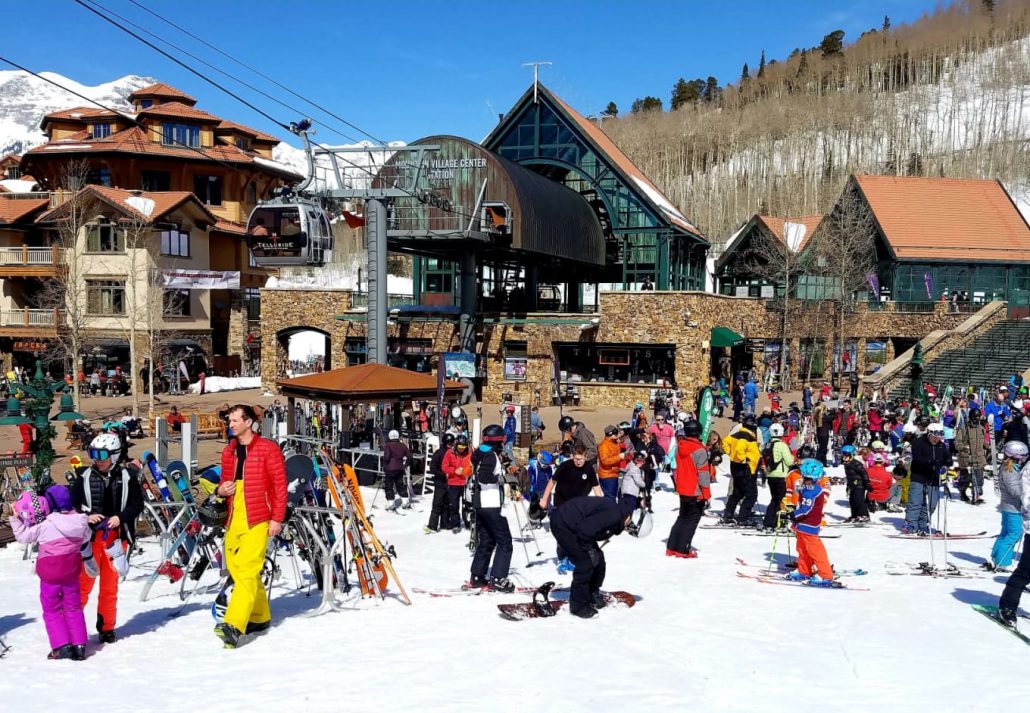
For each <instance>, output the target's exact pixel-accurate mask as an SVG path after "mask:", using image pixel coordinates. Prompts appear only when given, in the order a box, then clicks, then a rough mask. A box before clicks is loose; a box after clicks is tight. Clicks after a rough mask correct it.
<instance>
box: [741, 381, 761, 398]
mask: <svg viewBox="0 0 1030 713" xmlns="http://www.w3.org/2000/svg"><path fill="white" fill-rule="evenodd" d="M744 398H745V399H747V400H748V401H754V400H755V399H757V398H758V384H756V383H755V382H753V381H749V382H747V384H745V385H744Z"/></svg>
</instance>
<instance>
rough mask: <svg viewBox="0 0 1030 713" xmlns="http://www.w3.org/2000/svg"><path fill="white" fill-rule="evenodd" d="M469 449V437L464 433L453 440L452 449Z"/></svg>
mask: <svg viewBox="0 0 1030 713" xmlns="http://www.w3.org/2000/svg"><path fill="white" fill-rule="evenodd" d="M468 447H469V437H468V436H466V435H465V434H464V433H463V434H461V435H460V436H458V437H457V438H455V439H454V449H455V450H458V451H467V450H468Z"/></svg>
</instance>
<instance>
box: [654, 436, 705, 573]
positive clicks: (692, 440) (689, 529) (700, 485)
mask: <svg viewBox="0 0 1030 713" xmlns="http://www.w3.org/2000/svg"><path fill="white" fill-rule="evenodd" d="M683 436H684V437H683V438H682V439H680V440H678V441H677V442H676V492H677V493H679V496H680V514H679V517H677V518H676V522H674V523H673V525H672V530H671V531H670V532H669V540H668V543H667V545H666V546H667V549H666V550H665V554H666V556H668V557H682V558H688V559H693V558H695V557H697V550H695V549H694V548H693V547H691V543H692V542H693V540H694V533H695V532H696V531H697V524H698V523H699V522H700V521H701V515H702V514H703V513H704V511H705V508H706V507H707V506H708V501H709V499H711V497H712V494H711V491H710V490H709V488H710V486H711V484H712V475H711V472H712V471H711V467H710V466H709V464H708V449H707V448H705V446H704V444H703V443H701V440H700V439H701V424H700V423H698V422H697V421H695V420H693V419H691V420H689V421H687V422H686V423H684V424H683Z"/></svg>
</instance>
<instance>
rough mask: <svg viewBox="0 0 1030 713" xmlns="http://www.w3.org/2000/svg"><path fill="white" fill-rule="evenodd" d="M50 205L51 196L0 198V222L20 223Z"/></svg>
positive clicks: (8, 223)
mask: <svg viewBox="0 0 1030 713" xmlns="http://www.w3.org/2000/svg"><path fill="white" fill-rule="evenodd" d="M48 205H50V199H49V198H31V199H25V200H21V199H17V198H2V199H0V224H6V225H10V224H12V223H19V222H21V221H23V220H25V219H26V218H28V217H29V216H30V215H32V214H33V213H35V212H36V211H38V210H42V209H43V208H46V207H47V206H48Z"/></svg>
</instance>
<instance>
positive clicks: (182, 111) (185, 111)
mask: <svg viewBox="0 0 1030 713" xmlns="http://www.w3.org/2000/svg"><path fill="white" fill-rule="evenodd" d="M136 116H137V118H139V117H144V116H170V117H172V118H175V119H192V120H194V121H203V122H205V123H209V124H219V123H221V122H222V117H220V116H215V115H214V114H209V113H208V112H206V111H204V110H203V109H197V108H196V107H194V106H193V105H192V104H186V103H183V102H180V101H172V102H165V103H164V104H155V105H154V106H151V107H147V108H146V109H140V111H139V113H138V114H137V115H136Z"/></svg>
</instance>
